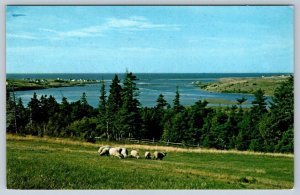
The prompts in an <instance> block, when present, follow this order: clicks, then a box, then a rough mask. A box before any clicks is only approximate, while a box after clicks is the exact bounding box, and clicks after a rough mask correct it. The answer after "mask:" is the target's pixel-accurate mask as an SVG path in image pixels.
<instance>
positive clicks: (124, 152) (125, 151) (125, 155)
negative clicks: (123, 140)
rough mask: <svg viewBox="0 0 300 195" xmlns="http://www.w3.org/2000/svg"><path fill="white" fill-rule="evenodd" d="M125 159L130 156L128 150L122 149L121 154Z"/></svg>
mask: <svg viewBox="0 0 300 195" xmlns="http://www.w3.org/2000/svg"><path fill="white" fill-rule="evenodd" d="M120 153H121V154H122V155H123V156H124V158H126V157H127V156H128V150H127V149H126V148H121V152H120Z"/></svg>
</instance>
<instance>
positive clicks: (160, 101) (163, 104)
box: [156, 94, 168, 110]
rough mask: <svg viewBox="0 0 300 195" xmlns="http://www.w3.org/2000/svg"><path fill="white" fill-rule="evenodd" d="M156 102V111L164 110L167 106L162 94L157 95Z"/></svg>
mask: <svg viewBox="0 0 300 195" xmlns="http://www.w3.org/2000/svg"><path fill="white" fill-rule="evenodd" d="M156 102H157V104H156V109H158V110H161V109H164V108H165V107H166V106H167V105H168V103H167V101H166V100H165V99H164V96H163V94H159V96H158V98H157V100H156Z"/></svg>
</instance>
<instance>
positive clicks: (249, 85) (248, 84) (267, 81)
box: [197, 76, 288, 96]
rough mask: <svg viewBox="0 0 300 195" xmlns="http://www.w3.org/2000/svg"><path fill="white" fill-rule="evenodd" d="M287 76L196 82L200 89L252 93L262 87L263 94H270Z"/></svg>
mask: <svg viewBox="0 0 300 195" xmlns="http://www.w3.org/2000/svg"><path fill="white" fill-rule="evenodd" d="M287 78H288V77H287V76H276V77H275V76H274V77H262V78H221V79H220V80H219V81H218V82H213V83H199V82H198V83H197V85H199V86H200V87H201V88H202V89H204V90H207V91H212V92H222V93H248V94H253V93H254V92H255V91H257V90H258V89H262V90H263V91H264V92H265V95H269V96H272V95H273V94H274V90H275V89H276V88H277V87H278V86H279V85H280V83H282V82H283V81H285V80H286V79H287Z"/></svg>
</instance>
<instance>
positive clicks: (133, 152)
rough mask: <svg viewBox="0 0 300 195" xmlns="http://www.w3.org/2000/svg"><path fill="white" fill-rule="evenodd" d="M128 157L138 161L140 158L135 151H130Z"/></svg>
mask: <svg viewBox="0 0 300 195" xmlns="http://www.w3.org/2000/svg"><path fill="white" fill-rule="evenodd" d="M130 157H133V158H136V159H139V158H140V154H139V152H138V151H136V150H131V152H130Z"/></svg>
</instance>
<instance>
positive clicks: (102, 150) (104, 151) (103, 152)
mask: <svg viewBox="0 0 300 195" xmlns="http://www.w3.org/2000/svg"><path fill="white" fill-rule="evenodd" d="M110 148H111V146H101V147H100V148H99V150H98V153H99V155H100V156H104V155H106V156H108V155H109V149H110Z"/></svg>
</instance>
